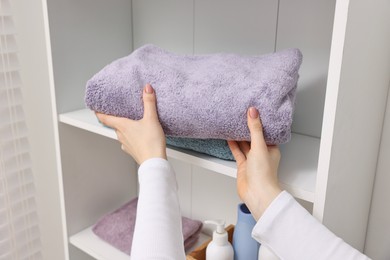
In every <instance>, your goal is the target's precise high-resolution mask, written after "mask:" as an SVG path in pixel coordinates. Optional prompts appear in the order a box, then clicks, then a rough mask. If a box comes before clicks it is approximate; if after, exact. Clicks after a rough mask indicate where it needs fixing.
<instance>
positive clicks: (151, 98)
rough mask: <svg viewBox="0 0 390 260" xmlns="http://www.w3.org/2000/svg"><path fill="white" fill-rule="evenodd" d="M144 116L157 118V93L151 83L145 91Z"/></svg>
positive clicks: (146, 86)
mask: <svg viewBox="0 0 390 260" xmlns="http://www.w3.org/2000/svg"><path fill="white" fill-rule="evenodd" d="M143 100H144V118H153V119H154V118H157V107H156V93H155V92H154V89H153V88H152V86H151V85H150V84H146V85H145V88H144V91H143Z"/></svg>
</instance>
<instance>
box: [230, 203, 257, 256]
mask: <svg viewBox="0 0 390 260" xmlns="http://www.w3.org/2000/svg"><path fill="white" fill-rule="evenodd" d="M255 225H256V220H255V219H254V218H253V216H252V214H251V213H250V211H249V209H248V208H247V206H246V205H245V204H244V203H241V204H238V215H237V224H236V226H235V227H234V233H233V249H234V260H257V259H258V253H259V247H260V244H259V243H258V242H257V241H256V240H254V239H253V238H252V229H253V227H254V226H255Z"/></svg>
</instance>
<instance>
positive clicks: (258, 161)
mask: <svg viewBox="0 0 390 260" xmlns="http://www.w3.org/2000/svg"><path fill="white" fill-rule="evenodd" d="M247 116H248V127H249V131H250V133H251V142H250V143H249V142H246V141H240V142H236V141H228V144H229V148H230V150H231V151H232V153H233V156H234V158H235V159H236V162H237V191H238V195H239V196H240V198H241V200H242V201H243V202H244V203H245V204H246V205H247V207H248V208H249V210H250V211H251V213H252V215H253V217H254V218H255V219H256V221H257V220H258V219H259V218H260V217H261V216H262V215H263V213H264V211H265V210H266V208H267V207H268V206H269V205H270V204H271V202H272V201H273V200H274V199H275V198H276V197H277V196H278V195H279V193H280V192H281V189H280V187H279V183H278V177H277V172H278V166H279V161H280V151H279V148H278V147H277V146H267V145H266V143H265V141H264V136H263V127H262V125H261V122H260V118H259V112H258V111H257V110H256V108H254V107H251V108H249V109H248V113H247Z"/></svg>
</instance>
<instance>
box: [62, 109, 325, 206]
mask: <svg viewBox="0 0 390 260" xmlns="http://www.w3.org/2000/svg"><path fill="white" fill-rule="evenodd" d="M59 121H60V122H62V123H65V124H68V125H72V126H74V127H77V128H81V129H84V130H87V131H90V132H93V133H96V134H99V135H102V136H106V137H109V138H112V139H117V137H116V134H115V131H114V130H112V129H110V128H107V127H104V126H102V125H101V124H100V123H99V122H98V120H97V118H96V116H95V114H94V112H92V111H91V110H89V109H81V110H76V111H72V112H68V113H64V114H60V115H59ZM319 147H320V139H319V138H314V137H310V136H305V135H300V134H292V138H291V141H290V142H289V143H288V144H284V145H281V146H280V150H281V154H282V159H281V162H280V166H279V180H280V184H281V186H282V188H283V189H286V190H287V191H288V192H290V193H291V194H292V195H293V196H294V197H296V198H299V199H302V200H305V201H309V202H313V201H314V194H315V185H316V176H317V164H318V154H319ZM167 155H168V157H170V158H174V159H178V160H182V161H185V162H188V163H191V164H192V165H196V166H199V167H203V168H206V169H209V170H212V171H215V172H217V173H221V174H224V175H227V176H230V177H233V178H235V177H236V171H237V168H236V163H235V162H232V161H226V160H221V159H218V158H215V157H212V156H209V155H205V154H201V153H197V152H193V151H188V150H184V149H179V148H174V147H168V149H167Z"/></svg>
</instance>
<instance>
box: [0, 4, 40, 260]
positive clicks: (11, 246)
mask: <svg viewBox="0 0 390 260" xmlns="http://www.w3.org/2000/svg"><path fill="white" fill-rule="evenodd" d="M16 35H17V32H16V28H15V26H14V22H13V16H12V9H11V6H10V1H9V0H0V259H1V260H22V259H42V254H41V242H40V231H39V222H38V214H37V208H36V201H35V188H34V177H33V173H32V169H31V168H32V167H31V159H30V151H29V149H30V148H29V141H28V129H27V125H26V120H25V115H24V109H23V97H22V90H21V88H22V82H21V79H20V72H19V61H18V51H17V50H18V49H17V44H16Z"/></svg>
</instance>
